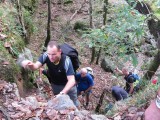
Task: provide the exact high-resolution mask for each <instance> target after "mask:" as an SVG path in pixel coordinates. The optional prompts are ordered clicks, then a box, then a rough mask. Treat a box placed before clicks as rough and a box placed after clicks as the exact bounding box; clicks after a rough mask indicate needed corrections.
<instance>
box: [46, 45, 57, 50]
mask: <svg viewBox="0 0 160 120" xmlns="http://www.w3.org/2000/svg"><path fill="white" fill-rule="evenodd" d="M47 51H58V48H57V47H56V46H52V47H47Z"/></svg>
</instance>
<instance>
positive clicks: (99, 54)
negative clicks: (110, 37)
mask: <svg viewBox="0 0 160 120" xmlns="http://www.w3.org/2000/svg"><path fill="white" fill-rule="evenodd" d="M101 50H102V48H101V47H100V48H99V52H98V55H97V60H96V64H97V65H98V63H99V62H98V61H99V58H100V56H101Z"/></svg>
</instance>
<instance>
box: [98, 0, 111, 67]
mask: <svg viewBox="0 0 160 120" xmlns="http://www.w3.org/2000/svg"><path fill="white" fill-rule="evenodd" d="M107 6H108V0H104V7H103V12H104V14H103V25H106V19H107V11H108V9H107ZM101 50H102V48H101V47H100V48H99V52H98V55H97V60H96V64H97V65H98V61H99V58H100V56H101Z"/></svg>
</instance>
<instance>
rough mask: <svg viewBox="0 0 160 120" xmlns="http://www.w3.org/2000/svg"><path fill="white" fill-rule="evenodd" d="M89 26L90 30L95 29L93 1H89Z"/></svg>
mask: <svg viewBox="0 0 160 120" xmlns="http://www.w3.org/2000/svg"><path fill="white" fill-rule="evenodd" d="M89 25H90V28H93V21H92V0H89Z"/></svg>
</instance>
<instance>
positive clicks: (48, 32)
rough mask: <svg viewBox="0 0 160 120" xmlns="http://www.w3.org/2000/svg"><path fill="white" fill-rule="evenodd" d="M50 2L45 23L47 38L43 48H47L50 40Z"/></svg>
mask: <svg viewBox="0 0 160 120" xmlns="http://www.w3.org/2000/svg"><path fill="white" fill-rule="evenodd" d="M50 24H51V0H48V23H47V38H46V40H45V43H44V46H45V47H47V45H48V43H49V41H50V39H51V27H50Z"/></svg>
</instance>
